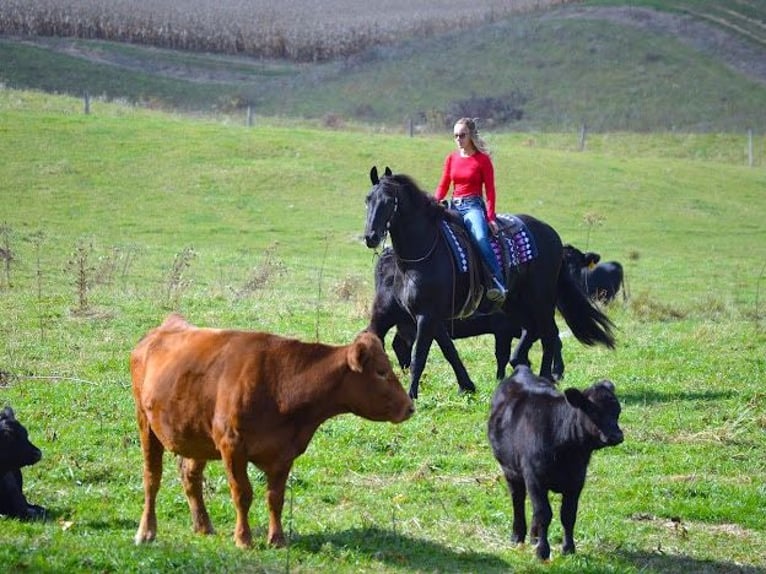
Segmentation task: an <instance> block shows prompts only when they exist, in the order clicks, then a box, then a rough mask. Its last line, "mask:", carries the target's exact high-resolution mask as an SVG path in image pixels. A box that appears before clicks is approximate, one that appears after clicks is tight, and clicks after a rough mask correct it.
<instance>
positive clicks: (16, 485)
mask: <svg viewBox="0 0 766 574" xmlns="http://www.w3.org/2000/svg"><path fill="white" fill-rule="evenodd" d="M23 484H24V482H23V479H22V476H21V470H20V469H18V468H15V469H13V470H9V471H7V472H4V473H3V474H2V475H0V514H4V515H6V516H12V517H14V518H21V519H26V518H27V517H28V508H29V505H28V504H27V499H26V498H25V497H24V493H23V490H22V489H23Z"/></svg>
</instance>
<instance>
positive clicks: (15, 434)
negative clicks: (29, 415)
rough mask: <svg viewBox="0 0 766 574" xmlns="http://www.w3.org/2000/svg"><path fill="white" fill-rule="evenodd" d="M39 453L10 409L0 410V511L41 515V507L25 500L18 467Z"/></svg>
mask: <svg viewBox="0 0 766 574" xmlns="http://www.w3.org/2000/svg"><path fill="white" fill-rule="evenodd" d="M42 456H43V455H42V453H41V452H40V449H39V448H37V447H36V446H35V445H33V444H32V443H31V442H30V441H29V436H28V435H27V429H25V428H24V426H23V425H22V424H21V423H20V422H19V421H18V420H16V415H15V414H14V412H13V409H11V407H5V408H4V409H3V410H2V411H0V514H4V515H6V516H11V517H14V518H21V519H22V520H33V519H41V518H45V516H46V511H45V509H44V508H43V507H41V506H37V505H35V504H29V503H28V502H27V499H26V497H25V496H24V492H23V488H24V480H23V478H22V476H21V468H22V467H24V466H31V465H33V464H35V463H37V462H39V461H40V459H41V458H42Z"/></svg>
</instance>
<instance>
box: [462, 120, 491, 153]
mask: <svg viewBox="0 0 766 574" xmlns="http://www.w3.org/2000/svg"><path fill="white" fill-rule="evenodd" d="M477 120H478V118H460V119H459V120H457V121H456V122H455V125H458V124H459V125H461V126H463V127H465V129H466V130H468V137H469V138H471V143H472V144H473V147H475V148H476V149H477V150H479V151H480V152H482V153H485V154H487V155H490V154H491V152H490V151H489V146H488V145H487V142H485V141H484V138H482V137H481V136H480V135H479V128H477V127H476V122H477Z"/></svg>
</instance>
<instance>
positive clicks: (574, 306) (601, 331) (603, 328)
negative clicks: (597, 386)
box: [556, 269, 615, 349]
mask: <svg viewBox="0 0 766 574" xmlns="http://www.w3.org/2000/svg"><path fill="white" fill-rule="evenodd" d="M556 308H557V309H558V310H559V312H560V313H561V315H562V316H563V317H564V320H565V321H566V323H567V325H568V326H569V329H570V330H571V331H572V334H573V335H574V336H575V337H576V338H577V340H578V341H580V342H581V343H582V344H583V345H588V346H592V345H597V344H601V345H604V346H605V347H609V348H610V349H614V343H615V341H614V334H613V333H612V329H613V328H614V323H612V321H611V320H610V319H609V317H607V316H606V315H605V314H604V313H603V312H602V311H601V310H600V309H599V308H598V307H596V305H595V304H594V303H593V302H592V301H591V300H590V299H589V298H588V296H587V295H586V294H585V293H584V292H583V291H582V289H580V286H579V285H578V284H577V281H576V280H575V278H574V277H572V276H571V275H570V274H569V273H568V272H567V271H566V270H564V269H562V270H561V272H560V273H559V278H558V285H557V291H556Z"/></svg>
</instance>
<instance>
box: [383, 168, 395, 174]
mask: <svg viewBox="0 0 766 574" xmlns="http://www.w3.org/2000/svg"><path fill="white" fill-rule="evenodd" d="M383 175H385V176H387V177H390V176H392V175H394V172H393V171H391V168H390V167H388V166H386V171H384V172H383Z"/></svg>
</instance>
